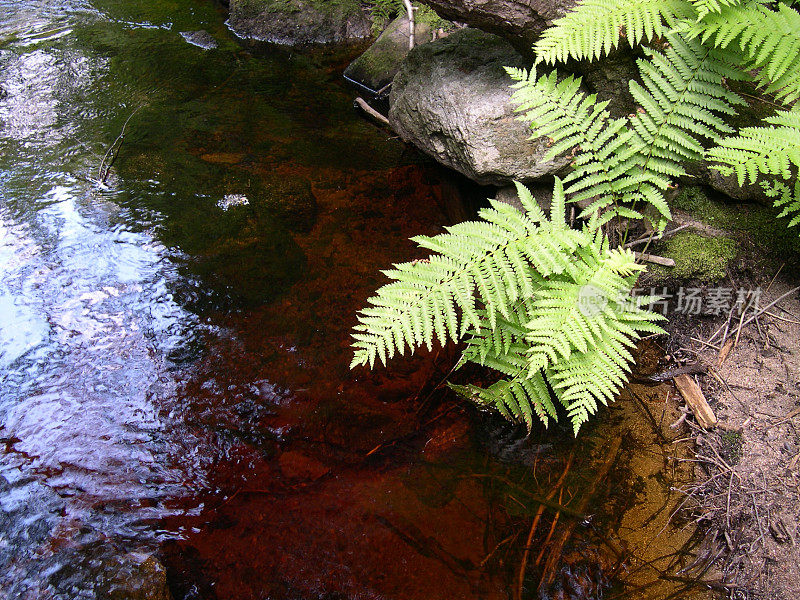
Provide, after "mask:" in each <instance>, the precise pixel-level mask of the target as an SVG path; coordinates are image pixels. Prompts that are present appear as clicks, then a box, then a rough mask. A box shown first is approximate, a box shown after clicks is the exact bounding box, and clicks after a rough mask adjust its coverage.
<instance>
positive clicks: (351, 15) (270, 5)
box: [228, 0, 372, 46]
mask: <svg viewBox="0 0 800 600" xmlns="http://www.w3.org/2000/svg"><path fill="white" fill-rule="evenodd" d="M229 9H230V17H229V18H228V26H229V27H230V28H231V30H232V31H233V32H234V33H235V34H236V35H238V36H239V37H242V38H245V39H252V40H256V41H260V42H269V43H272V44H282V45H287V46H303V45H308V44H332V43H341V42H348V41H355V40H361V39H366V38H368V37H370V35H371V34H372V32H371V22H370V19H369V17H368V16H367V14H366V12H365V10H364V7H363V6H362V5H361V3H360V2H359V1H358V0H337V1H335V2H331V1H326V0H230V4H229Z"/></svg>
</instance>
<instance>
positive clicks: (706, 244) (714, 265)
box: [649, 231, 738, 283]
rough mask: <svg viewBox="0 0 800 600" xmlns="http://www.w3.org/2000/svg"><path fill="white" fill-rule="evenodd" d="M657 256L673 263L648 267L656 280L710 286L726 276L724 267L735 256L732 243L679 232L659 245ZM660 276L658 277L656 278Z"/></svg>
mask: <svg viewBox="0 0 800 600" xmlns="http://www.w3.org/2000/svg"><path fill="white" fill-rule="evenodd" d="M657 253H658V254H660V255H662V256H667V257H669V258H672V259H674V260H675V266H674V267H672V268H664V267H658V268H651V269H649V271H650V273H651V275H653V276H655V277H656V279H661V278H666V277H671V278H675V279H680V280H690V279H696V280H699V281H702V282H704V283H713V282H716V281H720V280H722V279H724V278H725V277H726V274H727V268H728V265H729V264H730V263H731V262H732V261H733V260H734V259H735V258H736V255H737V254H738V250H737V244H736V241H735V240H733V239H731V238H728V237H707V236H704V235H699V234H697V233H693V232H690V231H685V232H680V233H678V234H676V235H675V236H673V237H671V238H669V239H667V240H666V241H665V242H664V243H663V244H660V245H659V249H658V252H657ZM659 276H660V277H659Z"/></svg>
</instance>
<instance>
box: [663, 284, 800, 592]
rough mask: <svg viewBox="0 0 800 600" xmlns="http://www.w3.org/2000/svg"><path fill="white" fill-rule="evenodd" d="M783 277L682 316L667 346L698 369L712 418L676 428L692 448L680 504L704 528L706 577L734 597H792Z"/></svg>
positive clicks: (787, 308) (792, 470)
mask: <svg viewBox="0 0 800 600" xmlns="http://www.w3.org/2000/svg"><path fill="white" fill-rule="evenodd" d="M789 279H790V278H789V277H786V278H784V279H783V280H781V279H778V280H776V281H773V282H769V281H767V282H765V284H764V286H763V292H762V295H761V297H760V299H759V302H758V306H753V307H751V308H750V309H749V311H745V312H744V316H742V314H740V313H741V311H738V310H733V311H731V312H730V313H729V314H728V315H727V317H723V318H722V319H721V320H719V319H718V320H717V321H716V322H715V323H713V324H712V323H709V322H705V323H700V324H696V326H695V328H694V329H692V327H690V326H689V325H688V322H686V323H684V324H683V327H681V329H683V331H682V332H681V333H680V334H677V335H676V332H675V331H673V336H672V338H671V342H670V344H671V349H672V351H673V354H674V355H675V356H676V357H679V358H680V357H681V356H683V359H684V360H685V361H686V362H690V361H691V362H692V363H693V364H695V365H697V364H698V362H697V361H700V364H701V365H702V366H704V367H705V369H706V370H705V373H702V374H696V375H694V377H695V378H696V381H697V382H698V383H699V384H700V386H701V388H702V390H703V392H704V394H705V397H706V399H707V401H708V402H709V404H710V405H711V407H712V408H713V410H714V411H715V413H716V416H717V418H718V420H719V423H718V425H717V427H715V428H713V429H709V430H705V429H703V428H701V427H700V426H699V425H697V424H696V421H695V419H694V417H693V416H689V418H687V419H686V421H685V423H684V424H683V425H682V426H683V427H687V428H688V435H690V436H693V437H694V438H695V441H696V445H697V446H696V453H695V454H696V456H695V459H694V461H696V462H695V474H696V483H695V484H694V485H691V486H688V487H687V488H685V489H683V490H682V491H683V492H684V493H685V494H686V502H685V508H686V509H687V510H688V511H689V512H690V515H691V517H692V518H694V519H695V520H697V521H698V522H699V523H700V525H701V526H702V525H705V526H707V528H708V533H707V536H706V538H705V541H704V542H703V544H702V548H701V551H700V554H703V555H704V556H705V557H706V562H707V564H709V565H710V568H709V571H708V573H707V575H706V578H707V579H709V580H715V581H717V582H719V586H718V587H719V588H720V589H727V590H728V595H729V597H730V598H735V599H740V600H744V599H747V600H761V599H763V600H767V599H769V600H796V599H797V598H800V487H799V486H800V473H799V472H798V471H799V470H800V465H798V462H799V461H800V434H799V433H798V427H800V347H798V340H800V299H799V297H798V290H797V289H795V286H796V284H797V282H796V281H790V280H789ZM728 285H729V284H728ZM782 296H784V297H783V298H782V299H781V300H780V301H779V302H777V303H775V304H774V305H773V306H772V307H770V308H768V309H767V310H764V311H763V312H761V313H760V314H759V316H758V317H757V318H756V319H754V320H752V321H751V322H750V323H749V324H747V325H744V324H745V323H746V322H747V320H748V319H749V318H750V317H752V316H754V315H755V314H757V313H759V311H761V310H763V309H765V308H766V307H768V306H769V305H770V304H771V303H772V302H774V301H775V300H776V299H778V298H781V297H782ZM740 323H741V324H742V325H743V326H742V327H741V331H740V328H739V325H740ZM673 327H674V324H673ZM726 331H727V336H725V337H726V340H723V339H722V338H723V336H724V334H725V332H726ZM715 333H716V337H714V334H715ZM709 340H711V341H710V342H709ZM709 344H713V347H712V346H711V345H709Z"/></svg>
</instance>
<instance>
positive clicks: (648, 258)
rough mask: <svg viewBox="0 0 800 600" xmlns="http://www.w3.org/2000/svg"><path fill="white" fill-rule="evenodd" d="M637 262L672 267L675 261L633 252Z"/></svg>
mask: <svg viewBox="0 0 800 600" xmlns="http://www.w3.org/2000/svg"><path fill="white" fill-rule="evenodd" d="M634 255H635V256H636V259H637V260H643V261H645V262H650V263H653V264H656V265H662V266H664V267H674V266H675V261H674V260H672V259H671V258H664V257H663V256H656V255H655V254H644V253H643V252H634Z"/></svg>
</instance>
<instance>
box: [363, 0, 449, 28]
mask: <svg viewBox="0 0 800 600" xmlns="http://www.w3.org/2000/svg"><path fill="white" fill-rule="evenodd" d="M367 4H368V6H369V11H370V16H371V17H372V27H373V29H374V30H375V32H376V33H379V32H381V31H383V29H385V28H386V26H387V25H388V24H389V22H390V21H391V20H392V19H394V18H396V17H398V16H401V15H405V14H406V8H405V5H404V4H403V0H369V2H368V3H367ZM411 4H412V5H413V6H414V9H415V10H414V19H415V21H416V22H417V23H425V24H426V25H429V26H430V27H431V29H448V28H449V27H450V26H451V25H452V23H450V21H447V20H445V19H442V18H441V17H440V16H439V15H437V14H436V12H435V11H434V10H433V9H432V8H431V7H429V6H426V5H424V4H420V3H419V2H412V3H411Z"/></svg>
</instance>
